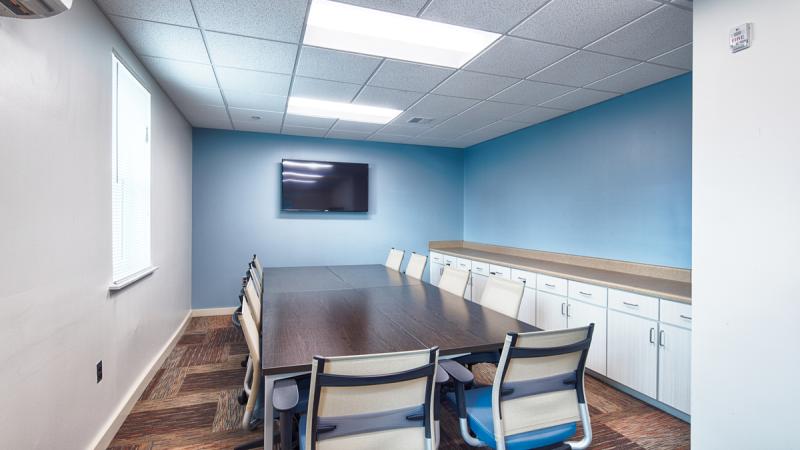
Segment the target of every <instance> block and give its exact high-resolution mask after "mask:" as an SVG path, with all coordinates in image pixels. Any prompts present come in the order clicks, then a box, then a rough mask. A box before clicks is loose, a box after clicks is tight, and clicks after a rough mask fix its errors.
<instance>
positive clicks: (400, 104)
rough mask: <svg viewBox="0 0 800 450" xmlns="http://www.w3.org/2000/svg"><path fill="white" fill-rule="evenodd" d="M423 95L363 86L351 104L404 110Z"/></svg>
mask: <svg viewBox="0 0 800 450" xmlns="http://www.w3.org/2000/svg"><path fill="white" fill-rule="evenodd" d="M423 95H425V94H421V93H419V92H410V91H398V90H397V89H386V88H379V87H374V86H365V87H364V89H362V90H361V92H360V93H359V94H358V97H356V99H355V100H353V103H356V104H359V105H368V106H380V107H382V108H392V109H401V110H402V109H406V108H408V107H409V106H411V105H413V104H414V102H416V101H417V100H419V99H420V98H422V96H423Z"/></svg>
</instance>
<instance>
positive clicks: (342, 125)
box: [331, 120, 383, 134]
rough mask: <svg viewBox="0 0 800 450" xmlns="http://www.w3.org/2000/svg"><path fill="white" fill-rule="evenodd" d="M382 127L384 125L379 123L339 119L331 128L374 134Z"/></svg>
mask: <svg viewBox="0 0 800 450" xmlns="http://www.w3.org/2000/svg"><path fill="white" fill-rule="evenodd" d="M381 128H383V125H381V124H377V123H365V122H351V121H348V120H339V121H337V122H336V124H335V125H334V126H333V128H331V131H336V132H341V133H366V134H372V133H374V132H376V131H378V130H380V129H381Z"/></svg>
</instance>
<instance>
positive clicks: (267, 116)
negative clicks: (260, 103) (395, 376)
mask: <svg viewBox="0 0 800 450" xmlns="http://www.w3.org/2000/svg"><path fill="white" fill-rule="evenodd" d="M228 111H229V112H230V114H231V118H232V119H233V126H234V128H236V129H237V130H241V131H258V132H262V133H280V130H281V121H282V120H283V113H278V112H274V111H261V110H258V109H244V108H228ZM255 117H258V119H256V118H255Z"/></svg>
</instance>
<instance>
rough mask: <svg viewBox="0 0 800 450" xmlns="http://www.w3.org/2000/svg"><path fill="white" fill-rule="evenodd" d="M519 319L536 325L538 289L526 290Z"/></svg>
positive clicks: (520, 307)
mask: <svg viewBox="0 0 800 450" xmlns="http://www.w3.org/2000/svg"><path fill="white" fill-rule="evenodd" d="M517 319H519V320H521V321H523V322H527V323H529V324H531V325H536V289H530V288H525V292H524V294H522V303H521V304H520V305H519V315H518V316H517Z"/></svg>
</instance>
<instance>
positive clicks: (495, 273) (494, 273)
mask: <svg viewBox="0 0 800 450" xmlns="http://www.w3.org/2000/svg"><path fill="white" fill-rule="evenodd" d="M489 275H497V272H489Z"/></svg>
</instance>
